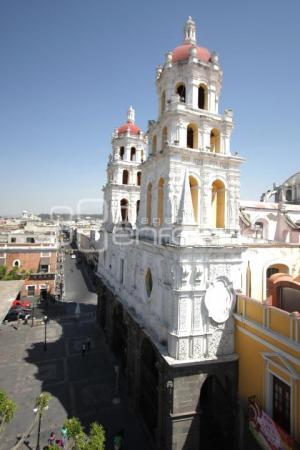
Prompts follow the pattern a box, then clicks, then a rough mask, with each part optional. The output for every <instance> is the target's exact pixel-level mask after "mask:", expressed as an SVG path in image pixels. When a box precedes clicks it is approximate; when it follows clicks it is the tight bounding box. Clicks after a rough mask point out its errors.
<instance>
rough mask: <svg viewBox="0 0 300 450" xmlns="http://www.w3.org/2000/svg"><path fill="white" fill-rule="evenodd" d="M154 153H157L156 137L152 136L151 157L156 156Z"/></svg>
mask: <svg viewBox="0 0 300 450" xmlns="http://www.w3.org/2000/svg"><path fill="white" fill-rule="evenodd" d="M156 151H157V137H156V135H154V136H153V138H152V155H156Z"/></svg>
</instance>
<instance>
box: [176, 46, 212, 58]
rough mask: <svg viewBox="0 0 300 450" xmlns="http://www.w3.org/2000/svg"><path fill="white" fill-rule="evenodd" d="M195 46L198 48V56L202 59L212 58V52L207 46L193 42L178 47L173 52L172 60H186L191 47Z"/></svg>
mask: <svg viewBox="0 0 300 450" xmlns="http://www.w3.org/2000/svg"><path fill="white" fill-rule="evenodd" d="M191 47H195V48H196V49H197V57H198V59H200V60H201V61H204V62H209V61H210V58H211V53H210V51H209V50H207V48H204V47H198V46H195V45H193V44H183V45H179V46H178V47H176V48H175V49H174V50H173V52H172V61H173V62H177V61H184V60H185V59H188V57H189V54H190V48H191Z"/></svg>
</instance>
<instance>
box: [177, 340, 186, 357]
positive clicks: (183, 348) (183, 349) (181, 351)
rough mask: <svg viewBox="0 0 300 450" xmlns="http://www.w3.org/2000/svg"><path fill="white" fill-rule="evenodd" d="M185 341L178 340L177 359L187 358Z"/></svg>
mask: <svg viewBox="0 0 300 450" xmlns="http://www.w3.org/2000/svg"><path fill="white" fill-rule="evenodd" d="M187 347H188V346H187V341H186V339H180V340H179V346H178V359H187V358H188V348H187Z"/></svg>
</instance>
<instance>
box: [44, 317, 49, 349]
mask: <svg viewBox="0 0 300 450" xmlns="http://www.w3.org/2000/svg"><path fill="white" fill-rule="evenodd" d="M47 321H48V317H47V316H45V317H44V319H43V322H44V325H45V341H44V351H45V352H46V351H47Z"/></svg>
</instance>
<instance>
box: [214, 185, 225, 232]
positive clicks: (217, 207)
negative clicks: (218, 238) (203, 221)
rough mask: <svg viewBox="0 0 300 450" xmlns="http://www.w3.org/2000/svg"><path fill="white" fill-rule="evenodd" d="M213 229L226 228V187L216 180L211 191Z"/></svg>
mask: <svg viewBox="0 0 300 450" xmlns="http://www.w3.org/2000/svg"><path fill="white" fill-rule="evenodd" d="M211 195H212V196H211V208H212V227H213V228H225V185H224V183H223V182H222V181H221V180H216V181H214V182H213V184H212V189H211Z"/></svg>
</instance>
